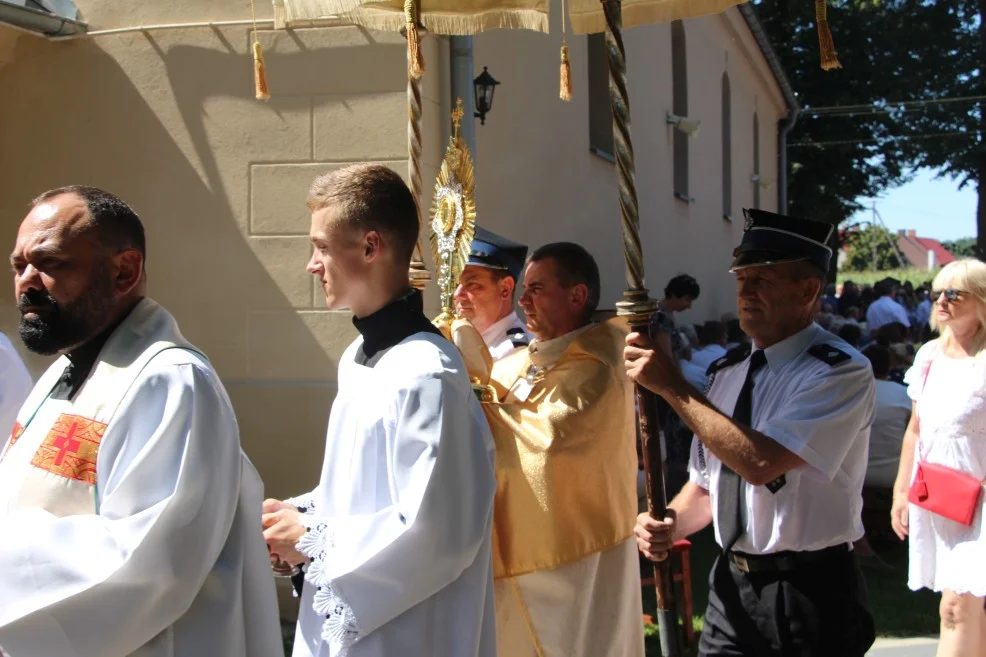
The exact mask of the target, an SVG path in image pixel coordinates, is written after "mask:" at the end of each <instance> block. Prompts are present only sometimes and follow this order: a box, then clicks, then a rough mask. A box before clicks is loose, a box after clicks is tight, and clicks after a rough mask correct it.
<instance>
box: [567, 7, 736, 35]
mask: <svg viewBox="0 0 986 657" xmlns="http://www.w3.org/2000/svg"><path fill="white" fill-rule="evenodd" d="M745 1H746V0H684V1H680V0H679V1H678V2H673V1H670V0H623V28H624V29H626V28H629V27H635V26H637V25H648V24H652V23H670V22H671V21H677V20H684V19H686V18H696V17H698V16H706V15H708V14H718V13H719V12H722V11H725V10H726V9H728V8H729V7H733V6H735V5H740V4H743V2H745ZM568 18H569V21H570V22H571V24H572V32H574V33H575V34H594V33H597V32H605V31H606V17H605V15H604V14H603V10H602V3H600V2H599V0H568Z"/></svg>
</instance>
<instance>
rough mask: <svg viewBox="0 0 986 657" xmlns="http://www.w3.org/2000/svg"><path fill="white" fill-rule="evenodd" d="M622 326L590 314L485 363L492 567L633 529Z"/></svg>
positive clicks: (498, 570)
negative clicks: (492, 467) (492, 473)
mask: <svg viewBox="0 0 986 657" xmlns="http://www.w3.org/2000/svg"><path fill="white" fill-rule="evenodd" d="M624 326H625V325H624V324H623V322H622V320H611V321H610V322H605V323H600V324H591V325H589V326H587V327H585V328H583V329H579V330H576V331H573V332H572V333H569V334H568V335H565V336H562V337H561V338H558V339H556V340H550V341H548V342H538V341H535V342H534V343H533V344H532V345H531V346H530V347H529V348H528V349H525V350H522V351H519V352H517V353H515V354H513V355H511V356H509V357H507V358H505V359H503V360H501V361H499V362H497V363H495V364H494V365H493V370H492V375H491V380H490V385H491V386H492V388H493V389H494V390H495V392H496V400H495V401H486V402H485V403H484V404H483V409H484V411H485V412H486V417H487V418H488V420H489V422H490V427H491V428H492V430H493V436H494V438H495V440H496V480H497V492H496V501H495V503H494V521H493V567H494V577H496V578H503V577H515V576H518V575H523V574H525V573H530V572H534V571H539V570H549V569H553V568H556V567H558V566H561V565H564V564H567V563H571V562H574V561H578V560H579V559H582V558H584V557H586V556H588V555H591V554H593V553H596V552H601V551H603V550H606V549H608V548H611V547H614V546H616V545H619V544H621V543H623V542H624V541H626V540H627V539H628V538H629V537H630V536H631V535H632V532H633V526H634V522H635V520H636V512H637V492H636V481H637V452H636V446H635V423H634V413H633V401H632V400H633V396H632V386H631V384H630V381H629V380H628V379H627V376H626V374H625V371H624V367H623V346H624V337H625V335H626V331H625V328H624ZM550 351H554V352H556V353H548V352H550ZM557 352H560V353H557Z"/></svg>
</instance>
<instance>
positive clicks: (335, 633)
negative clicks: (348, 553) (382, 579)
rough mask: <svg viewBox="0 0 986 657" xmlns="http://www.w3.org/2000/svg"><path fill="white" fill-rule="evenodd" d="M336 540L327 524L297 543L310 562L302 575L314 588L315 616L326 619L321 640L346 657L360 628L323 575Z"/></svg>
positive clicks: (308, 532) (312, 530) (343, 601)
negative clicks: (328, 555)
mask: <svg viewBox="0 0 986 657" xmlns="http://www.w3.org/2000/svg"><path fill="white" fill-rule="evenodd" d="M334 539H335V536H334V534H333V532H332V531H331V530H330V529H329V527H328V525H327V524H326V523H324V522H323V523H318V524H317V525H313V526H311V527H309V528H308V531H307V532H305V534H304V535H303V536H302V537H301V538H300V539H299V540H298V544H297V545H296V546H295V547H296V549H297V550H298V552H301V553H302V554H303V555H305V556H306V557H308V558H309V559H311V563H309V564H308V569H307V571H306V572H305V579H306V580H308V582H309V583H310V584H312V585H314V586H315V587H316V588H315V599H314V601H313V602H312V607H313V608H314V609H315V613H316V614H319V615H320V616H325V623H324V624H323V625H322V640H323V641H325V642H327V643H328V644H329V646H331V647H332V652H333V653H334V654H336V655H338V657H346V654H347V653H348V652H349V648H350V647H352V645H353V644H354V643H356V641H358V640H359V638H360V632H359V625H358V623H357V622H356V616H355V615H354V614H353V610H352V608H351V607H350V606H349V605H348V604H347V603H346V601H345V600H344V599H343V598H342V597H341V596H339V595H338V594H337V593H336V592H335V591H334V590H333V589H332V584H331V582H330V579H329V577H328V576H327V575H326V568H325V560H326V556H327V554H328V553H329V551H331V550H332V548H333V547H335V540H334Z"/></svg>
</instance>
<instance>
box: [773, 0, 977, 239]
mask: <svg viewBox="0 0 986 657" xmlns="http://www.w3.org/2000/svg"><path fill="white" fill-rule="evenodd" d="M755 1H756V8H757V12H758V15H759V17H760V20H761V22H762V23H763V24H764V27H765V29H766V30H767V32H768V34H769V35H770V36H771V40H772V41H773V43H774V46H775V48H776V50H777V52H778V55H779V56H780V59H781V62H782V64H783V66H784V68H785V72H786V73H787V75H788V77H789V79H790V80H791V83H792V85H793V86H794V88H795V91H796V92H798V95H799V100H800V102H801V105H802V108H803V110H804V114H803V115H802V117H801V118H800V120H799V121H798V123H797V124H796V125H795V128H794V129H793V131H792V132H791V134H790V136H789V139H788V141H789V144H790V147H789V150H788V157H789V160H790V162H791V173H790V179H789V189H788V196H789V199H790V208H789V211H790V212H791V214H795V215H800V216H805V217H812V218H816V219H822V220H826V221H830V222H832V223H840V222H842V221H844V220H845V219H846V218H848V217H849V216H850V215H851V214H853V213H854V212H856V211H858V210H860V209H861V206H860V205H859V203H858V202H857V199H858V198H860V197H872V196H875V195H877V194H878V193H880V192H882V191H884V190H886V189H887V188H890V187H893V186H895V185H898V184H901V183H902V182H905V181H907V179H908V175H909V172H910V171H912V170H914V169H915V168H920V167H929V168H934V169H938V170H940V171H942V172H943V173H944V175H948V176H952V177H954V178H956V179H957V180H958V181H959V182H960V183H962V184H976V185H977V186H978V185H979V181H980V179H981V178H983V177H984V176H986V158H984V149H983V141H982V119H983V112H982V103H983V100H982V98H983V97H986V86H984V80H983V77H982V76H981V75H980V69H981V65H982V62H983V61H984V56H983V53H984V51H986V48H984V41H983V40H984V39H986V32H984V31H983V25H982V21H981V20H980V12H981V11H982V10H983V7H982V6H981V5H986V0H949V1H948V2H933V1H930V0H835V1H830V2H829V11H828V18H829V23H830V25H831V27H832V32H833V35H834V37H835V44H836V47H837V49H838V52H839V59H840V60H841V62H842V65H843V67H844V68H842V69H838V70H835V71H822V70H821V68H820V66H819V63H818V37H817V34H816V31H815V24H814V11H813V8H814V6H813V3H809V2H804V0H755ZM955 99H961V100H955ZM832 108H835V109H832ZM981 197H982V194H981ZM983 211H984V210H983V203H982V201H981V202H980V223H979V234H980V238H981V239H982V238H986V227H984V223H983V217H982V215H983Z"/></svg>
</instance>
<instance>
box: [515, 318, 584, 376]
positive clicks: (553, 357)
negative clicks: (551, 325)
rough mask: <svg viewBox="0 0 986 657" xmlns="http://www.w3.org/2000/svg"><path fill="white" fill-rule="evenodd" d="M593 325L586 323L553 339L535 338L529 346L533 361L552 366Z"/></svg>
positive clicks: (539, 365) (538, 364)
mask: <svg viewBox="0 0 986 657" xmlns="http://www.w3.org/2000/svg"><path fill="white" fill-rule="evenodd" d="M592 325H593V324H592V323H589V324H586V325H585V326H582V327H580V328H577V329H575V330H574V331H569V332H568V333H566V334H565V335H561V336H559V337H557V338H552V339H551V340H533V341H532V342H531V345H530V346H529V347H528V348H527V349H528V351H529V352H530V357H531V362H532V363H533V364H534V365H536V366H538V367H552V366H553V365H554V364H555V363H557V362H558V361H559V360H560V359H561V355H562V354H563V353H565V350H566V349H568V347H569V345H571V344H572V342H574V341H575V338H577V337H578V336H579V335H580V334H581V333H582V332H583V331H585V330H586V329H587V328H589V327H590V326H592Z"/></svg>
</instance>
